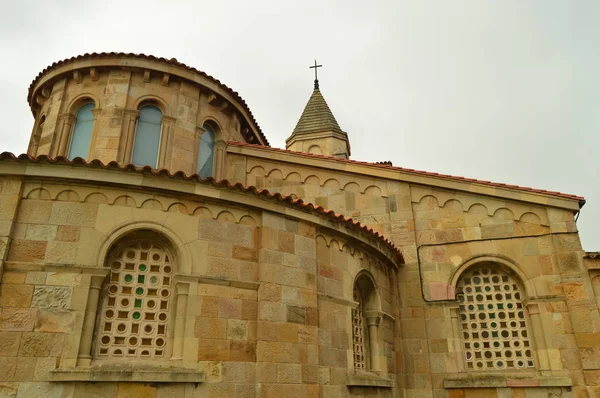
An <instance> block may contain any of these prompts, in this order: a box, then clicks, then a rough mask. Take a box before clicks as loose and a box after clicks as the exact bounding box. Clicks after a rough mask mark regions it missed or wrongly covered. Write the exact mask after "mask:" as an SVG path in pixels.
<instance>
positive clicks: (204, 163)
mask: <svg viewBox="0 0 600 398" xmlns="http://www.w3.org/2000/svg"><path fill="white" fill-rule="evenodd" d="M202 127H203V128H204V133H202V135H201V136H200V148H199V149H198V170H197V172H198V175H199V176H200V177H202V178H206V177H212V176H213V155H214V145H215V131H214V130H213V128H212V127H211V126H209V125H208V124H205V125H204V126H202Z"/></svg>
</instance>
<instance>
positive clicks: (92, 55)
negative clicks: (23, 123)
mask: <svg viewBox="0 0 600 398" xmlns="http://www.w3.org/2000/svg"><path fill="white" fill-rule="evenodd" d="M108 57H133V58H141V59H147V60H151V61H158V62H163V63H166V64H170V65H175V66H179V67H181V68H184V69H187V70H189V71H191V72H195V73H197V74H199V75H201V76H204V77H206V78H207V79H209V80H211V81H213V82H214V83H216V84H218V85H219V86H221V87H222V88H223V89H225V91H227V92H228V93H229V94H231V95H232V96H233V98H235V99H236V100H237V101H238V102H239V103H240V104H241V105H242V107H243V108H244V110H245V111H246V112H248V115H250V119H251V120H252V123H254V125H255V126H256V128H257V130H258V134H259V135H260V137H261V138H262V139H263V140H264V142H265V143H266V144H267V146H269V145H270V144H269V140H267V137H266V136H265V135H264V133H263V132H262V130H261V128H260V126H259V125H258V122H257V121H256V118H255V117H254V115H253V114H252V111H251V110H250V107H249V106H248V104H247V103H246V101H245V100H244V99H243V98H242V96H241V95H240V94H239V93H238V92H237V91H235V90H233V89H232V88H230V87H228V86H226V85H225V84H223V83H221V81H220V80H219V79H216V78H214V77H212V76H210V75H209V74H207V73H206V72H202V71H201V70H198V69H196V68H194V67H192V66H188V65H186V64H184V63H182V62H179V61H177V59H176V58H171V59H166V58H163V57H155V56H153V55H146V54H135V53H124V52H100V53H85V54H83V55H76V56H74V57H71V58H66V59H63V60H60V61H56V62H54V63H52V65H49V66H47V67H45V68H44V69H43V70H42V71H41V72H40V73H38V75H37V76H36V77H35V78H34V79H33V81H32V82H31V84H30V85H29V89H28V92H27V102H28V103H29V106H30V107H31V104H32V98H31V96H32V94H33V87H34V86H35V84H36V83H37V82H38V80H39V79H40V78H41V77H42V76H43V75H44V74H45V73H47V72H48V71H49V70H51V69H53V68H56V67H59V66H61V65H64V64H67V63H69V62H74V61H79V60H82V59H86V58H108Z"/></svg>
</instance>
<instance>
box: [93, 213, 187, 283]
mask: <svg viewBox="0 0 600 398" xmlns="http://www.w3.org/2000/svg"><path fill="white" fill-rule="evenodd" d="M141 230H150V231H153V232H155V233H157V234H159V235H161V236H164V237H165V238H166V239H167V241H168V242H169V244H170V245H171V249H172V250H173V252H174V254H175V257H176V259H177V264H178V271H179V272H180V273H182V274H189V273H191V270H192V266H191V265H192V254H191V253H190V251H189V248H188V246H187V245H186V243H185V241H184V240H183V239H182V237H181V236H179V234H178V233H177V232H175V231H174V230H172V229H171V228H169V227H166V226H164V225H163V224H159V223H155V222H152V221H129V222H126V223H123V224H121V225H119V226H116V227H114V228H113V229H112V230H110V231H109V232H108V233H107V234H106V235H105V238H104V240H103V242H102V243H101V244H100V245H99V246H98V248H97V250H96V253H95V258H96V266H97V267H99V268H102V267H104V262H105V261H106V258H107V255H108V254H109V253H110V250H111V248H112V247H113V246H114V245H115V244H116V243H118V242H119V241H120V240H121V239H123V238H125V237H126V236H127V235H129V234H131V233H133V232H135V231H141Z"/></svg>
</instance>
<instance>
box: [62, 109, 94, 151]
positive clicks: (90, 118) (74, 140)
mask: <svg viewBox="0 0 600 398" xmlns="http://www.w3.org/2000/svg"><path fill="white" fill-rule="evenodd" d="M94 106H95V105H94V103H93V102H89V103H87V104H85V105H83V106H82V107H81V108H79V111H77V119H76V120H75V126H74V127H73V134H72V135H71V145H70V147H69V154H68V155H67V157H68V158H69V159H70V160H73V159H75V158H76V157H80V158H83V159H86V158H87V157H88V154H89V152H90V142H91V140H92V130H93V128H94V115H93V114H92V109H94Z"/></svg>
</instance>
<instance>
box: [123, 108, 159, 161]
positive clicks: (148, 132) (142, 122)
mask: <svg viewBox="0 0 600 398" xmlns="http://www.w3.org/2000/svg"><path fill="white" fill-rule="evenodd" d="M162 117H163V114H162V111H161V110H160V108H158V107H157V106H154V105H145V106H143V107H142V108H141V109H140V116H139V118H138V122H137V127H136V131H135V138H134V143H133V156H132V157H131V163H133V164H135V165H136V166H150V167H154V168H156V167H157V166H158V149H159V146H160V135H161V126H162Z"/></svg>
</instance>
